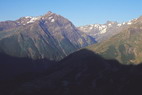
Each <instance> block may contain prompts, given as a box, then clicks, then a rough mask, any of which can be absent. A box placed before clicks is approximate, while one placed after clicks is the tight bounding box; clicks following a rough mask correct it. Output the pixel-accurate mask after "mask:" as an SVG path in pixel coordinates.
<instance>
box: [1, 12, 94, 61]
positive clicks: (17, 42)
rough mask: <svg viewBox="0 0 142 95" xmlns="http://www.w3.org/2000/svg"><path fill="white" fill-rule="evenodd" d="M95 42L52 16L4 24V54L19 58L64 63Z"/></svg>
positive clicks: (22, 19)
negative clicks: (62, 60)
mask: <svg viewBox="0 0 142 95" xmlns="http://www.w3.org/2000/svg"><path fill="white" fill-rule="evenodd" d="M95 42H96V41H95V39H94V38H92V37H90V36H88V35H86V34H84V33H82V32H80V31H79V30H78V29H77V28H76V27H75V26H74V25H73V24H72V23H71V22H70V21H69V20H67V19H66V18H64V17H62V16H60V15H57V14H55V13H52V12H48V13H47V14H45V15H43V16H39V17H29V16H28V17H22V18H20V19H18V20H16V21H6V22H0V52H4V53H6V54H8V55H11V56H16V57H30V58H32V59H43V58H48V59H50V60H60V59H62V58H63V57H65V56H67V55H68V54H70V53H72V52H74V51H76V50H78V49H79V48H81V47H84V46H87V45H90V44H93V43H95Z"/></svg>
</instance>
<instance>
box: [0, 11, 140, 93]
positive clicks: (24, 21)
mask: <svg viewBox="0 0 142 95" xmlns="http://www.w3.org/2000/svg"><path fill="white" fill-rule="evenodd" d="M141 44H142V17H139V18H137V19H133V20H130V21H128V22H125V23H121V24H120V23H117V22H112V21H108V22H107V23H106V24H92V25H86V26H81V27H75V26H74V25H73V24H72V23H71V22H70V21H69V20H68V19H66V18H64V17H63V16H60V15H57V14H55V13H52V12H50V11H49V12H48V13H47V14H45V15H43V16H38V17H30V16H27V17H22V18H19V19H17V20H15V21H4V22H0V95H142V91H141V88H142V81H141V80H142V65H141V63H142V59H141V58H142V46H141Z"/></svg>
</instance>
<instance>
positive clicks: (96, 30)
mask: <svg viewBox="0 0 142 95" xmlns="http://www.w3.org/2000/svg"><path fill="white" fill-rule="evenodd" d="M135 20H136V19H134V20H131V21H129V22H124V23H121V24H120V23H117V22H111V21H108V22H107V23H106V24H92V25H86V26H81V27H78V29H79V30H80V31H82V32H84V33H86V34H88V35H90V36H92V37H94V38H95V39H96V40H97V42H101V41H104V40H107V39H109V38H110V37H112V36H114V35H116V34H118V33H119V32H121V31H122V30H124V29H126V28H127V27H129V26H130V25H131V24H132V23H133V22H134V21H135Z"/></svg>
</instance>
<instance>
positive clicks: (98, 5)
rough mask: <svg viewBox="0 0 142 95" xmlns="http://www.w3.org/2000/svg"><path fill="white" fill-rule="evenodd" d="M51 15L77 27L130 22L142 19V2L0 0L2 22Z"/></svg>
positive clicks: (117, 0) (116, 0) (127, 0)
mask: <svg viewBox="0 0 142 95" xmlns="http://www.w3.org/2000/svg"><path fill="white" fill-rule="evenodd" d="M48 11H52V12H54V13H57V14H60V15H62V16H64V17H66V18H68V19H69V20H70V21H72V22H73V23H74V24H75V25H76V26H81V25H87V24H95V23H101V24H102V23H105V22H106V21H108V20H110V21H118V22H123V21H128V20H131V19H133V18H137V17H139V16H141V15H142V0H0V21H5V20H16V19H18V18H19V17H23V16H39V15H43V14H45V13H47V12H48Z"/></svg>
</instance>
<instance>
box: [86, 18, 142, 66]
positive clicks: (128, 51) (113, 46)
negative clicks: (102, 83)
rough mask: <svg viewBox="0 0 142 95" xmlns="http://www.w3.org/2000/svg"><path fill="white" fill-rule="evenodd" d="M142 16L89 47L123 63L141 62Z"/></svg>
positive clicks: (107, 57)
mask: <svg viewBox="0 0 142 95" xmlns="http://www.w3.org/2000/svg"><path fill="white" fill-rule="evenodd" d="M141 37H142V17H139V18H138V19H135V20H133V21H132V23H131V24H130V25H128V26H127V27H125V28H123V29H122V30H121V31H120V32H119V33H118V34H117V35H114V36H113V37H111V38H109V39H107V40H105V41H103V42H101V43H98V44H96V45H92V46H89V47H87V48H88V49H90V50H92V51H95V52H96V53H98V54H100V55H102V56H103V57H104V58H106V59H116V60H118V61H119V62H120V63H122V64H139V63H141V62H142V59H141V58H142V47H141V42H142V39H141Z"/></svg>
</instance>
